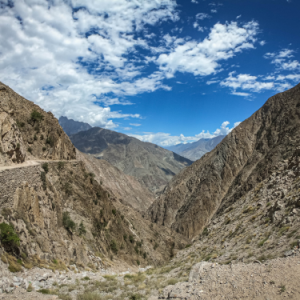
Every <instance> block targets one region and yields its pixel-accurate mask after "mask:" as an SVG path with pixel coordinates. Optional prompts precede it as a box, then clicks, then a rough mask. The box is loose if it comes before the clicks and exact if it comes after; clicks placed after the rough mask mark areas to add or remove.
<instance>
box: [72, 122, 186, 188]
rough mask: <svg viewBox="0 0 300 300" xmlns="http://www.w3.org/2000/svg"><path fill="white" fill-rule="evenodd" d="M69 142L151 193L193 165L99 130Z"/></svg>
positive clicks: (116, 133)
mask: <svg viewBox="0 0 300 300" xmlns="http://www.w3.org/2000/svg"><path fill="white" fill-rule="evenodd" d="M70 139H71V140H72V142H73V143H74V145H75V146H76V148H77V149H79V150H80V151H81V152H84V153H89V154H92V155H94V156H95V157H96V158H99V159H104V160H106V161H108V162H109V163H110V164H112V165H113V166H115V167H117V168H118V169H119V170H121V171H122V172H124V173H125V174H128V175H131V176H133V177H135V178H136V179H137V180H138V181H139V182H140V183H141V184H142V185H145V186H146V187H147V188H148V189H149V190H150V191H151V192H153V193H156V192H160V191H161V190H162V189H163V188H164V187H165V185H166V184H167V183H168V182H169V181H170V180H171V178H172V177H173V176H174V175H175V174H177V173H178V172H179V171H180V170H181V169H183V168H184V167H186V166H189V165H190V164H191V163H192V161H190V160H189V159H187V158H184V157H181V156H179V155H178V154H175V153H173V152H171V151H168V150H166V149H163V148H161V147H159V146H157V145H154V144H151V143H145V142H142V141H140V140H138V139H136V138H133V137H130V136H127V135H125V134H122V133H119V132H115V131H111V130H107V129H103V128H99V127H94V128H91V129H89V130H87V131H82V132H78V133H77V134H74V135H71V136H70Z"/></svg>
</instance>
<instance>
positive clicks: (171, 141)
mask: <svg viewBox="0 0 300 300" xmlns="http://www.w3.org/2000/svg"><path fill="white" fill-rule="evenodd" d="M240 123H241V122H236V123H234V126H233V127H232V128H230V127H229V124H230V123H229V122H228V121H225V122H223V123H222V125H221V127H220V128H217V129H216V130H215V132H213V133H210V132H209V131H205V130H202V131H201V132H200V133H198V134H196V135H195V136H184V135H183V134H180V135H178V136H172V135H170V134H169V133H163V132H158V133H151V132H146V133H144V134H143V135H138V134H129V135H130V136H133V137H135V138H137V139H139V140H141V141H143V142H149V143H153V144H157V145H160V146H164V147H166V146H172V145H177V144H181V143H183V144H186V143H189V142H195V141H198V140H200V139H202V138H206V139H207V138H214V137H217V136H219V135H227V134H228V133H229V132H231V131H232V129H233V128H235V127H236V126H238V125H239V124H240Z"/></svg>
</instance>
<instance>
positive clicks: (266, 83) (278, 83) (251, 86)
mask: <svg viewBox="0 0 300 300" xmlns="http://www.w3.org/2000/svg"><path fill="white" fill-rule="evenodd" d="M234 74H235V72H231V73H229V76H228V77H227V78H226V79H224V80H222V81H221V82H220V85H221V86H223V87H229V88H230V89H231V94H232V95H236V96H243V97H248V96H250V93H249V92H255V93H259V92H262V91H264V90H275V91H278V92H282V91H285V90H287V89H289V88H291V87H292V83H294V82H297V81H299V80H300V74H288V75H277V76H274V75H269V76H265V77H264V76H252V75H249V74H238V75H236V76H235V75H234ZM259 78H261V79H262V80H259ZM238 89H240V90H243V92H241V91H237V90H238ZM244 91H247V92H248V93H247V92H244Z"/></svg>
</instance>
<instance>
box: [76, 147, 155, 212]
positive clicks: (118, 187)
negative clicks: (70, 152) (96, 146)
mask: <svg viewBox="0 0 300 300" xmlns="http://www.w3.org/2000/svg"><path fill="white" fill-rule="evenodd" d="M77 159H78V160H81V161H83V162H84V164H85V166H86V168H87V169H88V171H89V172H92V173H93V174H95V179H96V180H97V181H98V182H99V183H101V185H102V186H103V187H104V188H105V189H106V190H108V191H111V192H112V193H113V194H114V195H115V197H116V198H117V199H118V200H119V201H120V202H122V203H124V204H125V205H129V206H131V207H133V208H134V209H136V210H138V211H140V212H145V211H146V210H147V209H148V208H149V206H150V205H151V204H152V203H153V201H154V200H155V195H154V194H152V193H151V192H150V191H149V190H148V189H147V188H146V187H144V186H143V185H141V184H140V183H139V182H138V181H137V180H136V179H135V178H134V177H132V176H130V175H126V174H124V173H123V172H122V171H120V170H119V169H118V168H116V167H114V166H113V165H111V164H110V163H109V162H107V161H105V160H103V159H97V158H95V157H93V156H92V155H91V154H84V153H81V152H80V151H78V150H77Z"/></svg>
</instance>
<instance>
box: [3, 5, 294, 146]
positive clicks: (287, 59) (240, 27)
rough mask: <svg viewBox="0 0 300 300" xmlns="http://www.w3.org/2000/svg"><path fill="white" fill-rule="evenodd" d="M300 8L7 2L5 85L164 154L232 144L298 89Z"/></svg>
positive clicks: (59, 112)
mask: <svg viewBox="0 0 300 300" xmlns="http://www.w3.org/2000/svg"><path fill="white" fill-rule="evenodd" d="M299 11H300V1H296V0H291V1H286V0H264V1H261V0H251V1H241V0H227V1H226V0H224V1H219V2H218V1H217V2H215V1H209V0H206V1H203V0H177V1H175V0H174V1H173V0H131V1H129V0H101V1H97V0H90V1H85V0H65V1H64V0H51V1H50V0H49V1H47V0H18V1H13V0H2V1H0V81H2V82H3V83H5V84H7V85H9V86H10V87H12V88H13V89H14V90H16V91H17V92H18V93H20V94H21V95H23V96H24V97H26V98H27V99H29V100H32V101H34V102H35V103H37V104H38V105H40V106H41V107H42V108H44V109H45V110H47V111H49V110H50V111H52V112H53V113H54V114H55V116H56V117H59V116H61V115H64V116H67V117H69V118H73V119H74V120H78V121H84V122H88V123H90V124H91V125H92V126H101V127H105V128H108V129H112V130H116V131H119V132H123V133H126V134H129V135H132V136H135V137H137V138H139V139H141V140H143V141H149V142H153V143H157V144H159V145H162V146H169V145H173V144H177V143H186V142H191V141H195V140H198V139H199V138H209V137H214V136H217V135H220V134H227V133H228V132H229V131H230V130H232V128H233V127H234V126H236V125H237V124H238V123H239V122H241V121H243V120H244V119H246V118H247V117H249V116H250V115H251V114H252V113H253V112H255V111H256V110H257V109H259V108H260V107H261V106H262V105H263V104H264V102H265V101H266V100H267V99H268V98H269V97H270V96H272V95H274V94H276V93H278V92H281V91H284V90H286V89H288V88H290V87H292V86H294V85H296V84H297V83H299V82H300V63H299V61H300V52H299V51H300V39H299V27H300V21H299Z"/></svg>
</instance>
